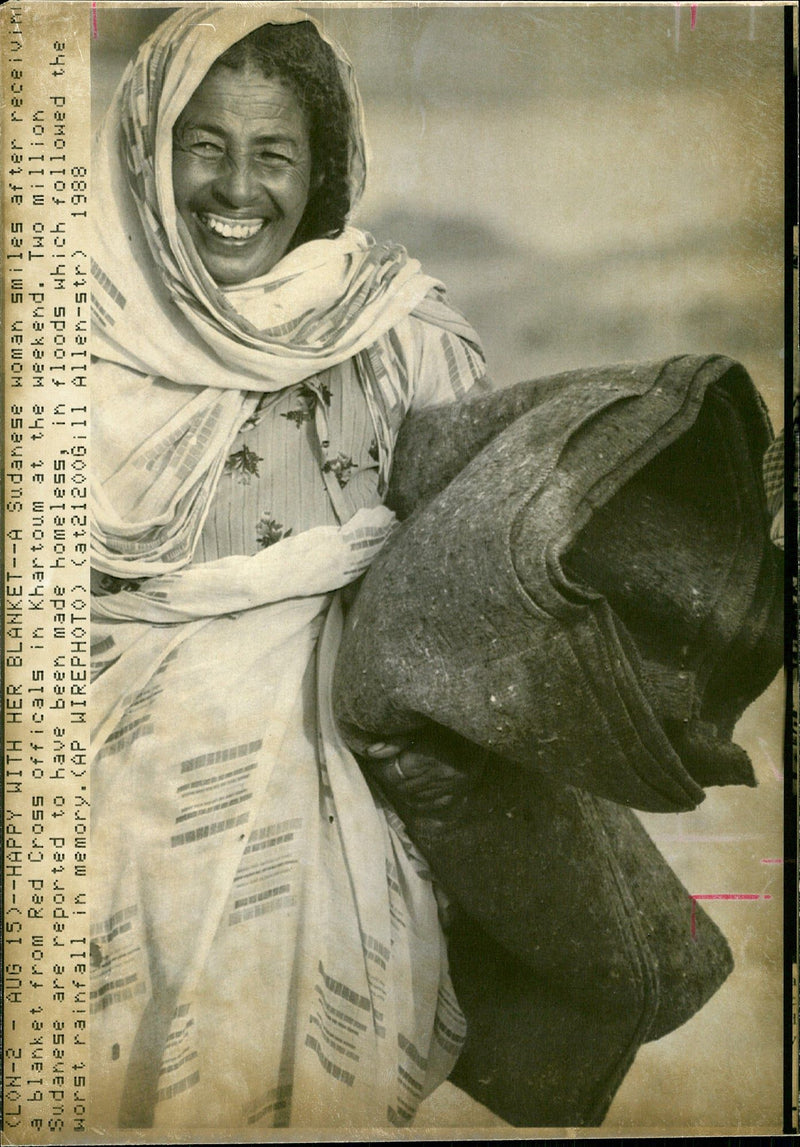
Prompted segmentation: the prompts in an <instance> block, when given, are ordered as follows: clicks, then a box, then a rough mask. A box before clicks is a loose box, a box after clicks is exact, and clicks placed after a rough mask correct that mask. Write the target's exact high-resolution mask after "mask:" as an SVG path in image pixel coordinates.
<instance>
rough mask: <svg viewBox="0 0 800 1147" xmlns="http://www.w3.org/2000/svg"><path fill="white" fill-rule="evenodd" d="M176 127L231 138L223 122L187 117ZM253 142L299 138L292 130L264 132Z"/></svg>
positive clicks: (295, 140) (254, 138) (284, 141)
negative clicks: (287, 131)
mask: <svg viewBox="0 0 800 1147" xmlns="http://www.w3.org/2000/svg"><path fill="white" fill-rule="evenodd" d="M176 128H177V130H178V131H179V132H184V131H205V132H208V133H209V134H210V135H218V136H221V137H222V138H223V139H230V138H231V136H230V132H228V131H227V130H226V129H225V128H224V127H223V126H222V125H221V124H218V123H209V122H207V121H205V120H190V119H187V120H185V121H184V122H183V123H180V122H178V123H177V124H176ZM248 142H249V143H251V144H261V143H290V144H297V139H296V137H295V136H294V135H292V133H291V132H289V133H288V134H287V133H286V132H263V133H262V134H261V135H257V136H253V138H252V139H251V140H249V141H248Z"/></svg>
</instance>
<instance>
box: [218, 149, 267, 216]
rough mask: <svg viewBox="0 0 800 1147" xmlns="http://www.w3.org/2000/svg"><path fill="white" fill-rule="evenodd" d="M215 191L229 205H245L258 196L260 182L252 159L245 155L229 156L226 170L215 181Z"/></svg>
mask: <svg viewBox="0 0 800 1147" xmlns="http://www.w3.org/2000/svg"><path fill="white" fill-rule="evenodd" d="M215 191H216V193H217V195H218V197H219V198H220V199H223V200H224V201H225V202H226V203H227V204H228V205H229V206H231V207H246V206H248V205H251V204H254V203H255V202H256V201H257V200H258V198H259V192H260V184H259V181H258V179H257V177H256V172H255V170H254V165H253V163H252V161H251V160H250V159H249V158H248V157H246V156H243V157H240V158H238V159H236V158H230V159H229V160H228V162H227V165H226V170H225V172H224V173H221V174H220V176H219V178H218V179H217V181H216V183H215Z"/></svg>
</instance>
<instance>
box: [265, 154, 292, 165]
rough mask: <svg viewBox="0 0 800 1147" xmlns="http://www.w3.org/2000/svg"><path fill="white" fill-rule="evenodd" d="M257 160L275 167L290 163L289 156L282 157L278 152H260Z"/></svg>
mask: <svg viewBox="0 0 800 1147" xmlns="http://www.w3.org/2000/svg"><path fill="white" fill-rule="evenodd" d="M258 159H259V161H260V162H261V163H267V164H273V165H276V166H279V165H282V164H287V163H291V162H292V160H291V156H288V155H284V154H283V153H282V152H279V151H260V152H259V153H258Z"/></svg>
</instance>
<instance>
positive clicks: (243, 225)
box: [199, 215, 265, 239]
mask: <svg viewBox="0 0 800 1147" xmlns="http://www.w3.org/2000/svg"><path fill="white" fill-rule="evenodd" d="M199 218H200V220H201V222H202V223H203V224H205V226H206V227H208V229H209V231H213V232H214V234H215V235H221V236H222V237H223V238H224V239H252V237H253V236H254V235H257V234H258V232H259V231H260V230H261V228H262V227H263V226H264V223H265V220H264V219H241V220H237V221H236V222H232V221H231V220H227V219H221V218H220V217H219V216H217V215H200V216H199Z"/></svg>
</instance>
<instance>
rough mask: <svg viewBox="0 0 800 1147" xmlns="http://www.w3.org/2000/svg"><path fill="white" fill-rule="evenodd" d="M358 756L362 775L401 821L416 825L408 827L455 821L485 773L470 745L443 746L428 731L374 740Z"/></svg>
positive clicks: (436, 736) (477, 754) (442, 739)
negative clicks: (374, 784)
mask: <svg viewBox="0 0 800 1147" xmlns="http://www.w3.org/2000/svg"><path fill="white" fill-rule="evenodd" d="M471 750H472V751H471ZM359 755H360V759H361V763H362V766H363V768H364V771H365V772H366V773H367V774H368V776H370V777H371V778H373V779H374V780H375V781H376V782H377V783H378V785H379V786H380V788H381V789H382V790H383V792H384V793H385V794H386V796H387V797H388V799H389V800H390V802H391V803H392V805H393V806H394V807H395V808H396V809H397V812H398V813H399V814H400V816H401V817H402V818H403V820H404V821H406V822H412V823H409V827H410V828H411V827H413V822H414V821H419V820H434V821H447V820H451V819H453V818H455V817H456V816H457V815H458V813H459V812H460V811H461V809H462V807H463V805H464V802H465V800H466V798H467V795H468V794H469V792H470V791H471V789H472V788H473V786H474V784H475V781H476V780H477V777H478V775H479V773H480V771H481V764H480V759H479V751H478V750H474V749H472V747H471V746H470V745H469V743H468V742H466V741H462V740H461V739H460V738H459V739H457V741H456V740H454V739H452V738H450V739H448V743H445V741H444V738H443V737H442V736H440V735H436V734H429V733H427V732H421V733H420V734H417V735H415V736H413V737H411V736H409V737H393V738H392V740H391V742H387V741H376V742H373V743H372V744H369V745H366V746H365V747H364V748H363V749H362V750H361V752H360V754H359Z"/></svg>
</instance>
